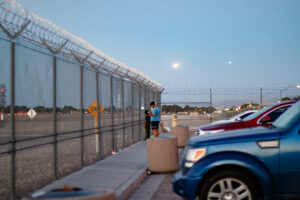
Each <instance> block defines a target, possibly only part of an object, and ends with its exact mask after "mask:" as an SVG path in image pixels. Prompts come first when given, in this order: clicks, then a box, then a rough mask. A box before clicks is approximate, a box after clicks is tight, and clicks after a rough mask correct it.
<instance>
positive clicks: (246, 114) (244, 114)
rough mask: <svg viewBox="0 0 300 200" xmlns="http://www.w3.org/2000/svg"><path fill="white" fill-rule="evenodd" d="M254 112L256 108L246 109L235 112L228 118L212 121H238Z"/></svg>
mask: <svg viewBox="0 0 300 200" xmlns="http://www.w3.org/2000/svg"><path fill="white" fill-rule="evenodd" d="M256 112H257V110H247V111H244V112H242V113H239V114H237V115H235V116H233V117H231V118H229V119H225V120H220V121H215V122H213V123H220V122H221V123H224V122H232V121H240V120H242V119H244V118H245V117H247V116H249V115H251V114H253V113H256Z"/></svg>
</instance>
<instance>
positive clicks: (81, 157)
mask: <svg viewBox="0 0 300 200" xmlns="http://www.w3.org/2000/svg"><path fill="white" fill-rule="evenodd" d="M83 112H84V111H83V65H80V132H81V137H80V147H81V148H80V150H81V152H80V164H81V167H83V165H84V161H83V156H84V155H83V153H84V140H83V139H84V123H83V120H84V116H83Z"/></svg>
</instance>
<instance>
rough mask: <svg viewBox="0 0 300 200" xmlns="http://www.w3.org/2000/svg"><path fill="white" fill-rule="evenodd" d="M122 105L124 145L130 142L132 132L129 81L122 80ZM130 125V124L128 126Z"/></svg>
mask: <svg viewBox="0 0 300 200" xmlns="http://www.w3.org/2000/svg"><path fill="white" fill-rule="evenodd" d="M124 107H125V124H126V127H125V138H126V141H127V142H126V146H128V145H130V144H132V142H133V134H132V130H133V129H132V127H131V123H132V94H131V83H130V82H127V81H125V82H124ZM129 125H130V126H129Z"/></svg>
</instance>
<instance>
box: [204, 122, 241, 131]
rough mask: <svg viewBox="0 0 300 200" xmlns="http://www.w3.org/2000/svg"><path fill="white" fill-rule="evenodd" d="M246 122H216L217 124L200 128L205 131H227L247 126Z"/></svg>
mask: <svg viewBox="0 0 300 200" xmlns="http://www.w3.org/2000/svg"><path fill="white" fill-rule="evenodd" d="M245 123H246V122H245V121H230V120H228V121H223V122H216V123H210V124H206V125H203V126H200V127H199V128H200V129H201V130H203V131H208V130H218V129H227V128H232V127H239V126H242V124H245Z"/></svg>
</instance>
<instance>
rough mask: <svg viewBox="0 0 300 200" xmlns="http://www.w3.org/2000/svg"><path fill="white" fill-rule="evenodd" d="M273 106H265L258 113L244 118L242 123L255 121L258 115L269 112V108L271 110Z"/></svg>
mask: <svg viewBox="0 0 300 200" xmlns="http://www.w3.org/2000/svg"><path fill="white" fill-rule="evenodd" d="M273 106H274V105H271V106H267V107H265V108H263V109H260V110H259V111H257V112H256V113H253V114H252V115H249V116H247V117H245V118H244V119H243V121H250V120H252V119H255V118H256V117H258V116H259V115H261V114H263V113H264V112H265V111H267V110H269V109H270V108H272V107H273Z"/></svg>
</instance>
